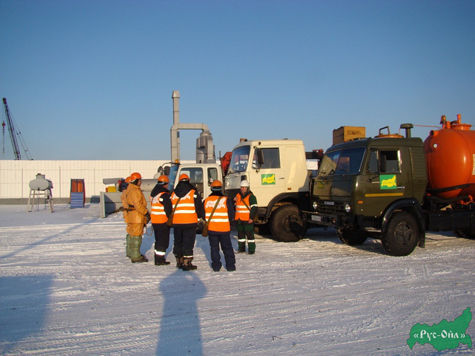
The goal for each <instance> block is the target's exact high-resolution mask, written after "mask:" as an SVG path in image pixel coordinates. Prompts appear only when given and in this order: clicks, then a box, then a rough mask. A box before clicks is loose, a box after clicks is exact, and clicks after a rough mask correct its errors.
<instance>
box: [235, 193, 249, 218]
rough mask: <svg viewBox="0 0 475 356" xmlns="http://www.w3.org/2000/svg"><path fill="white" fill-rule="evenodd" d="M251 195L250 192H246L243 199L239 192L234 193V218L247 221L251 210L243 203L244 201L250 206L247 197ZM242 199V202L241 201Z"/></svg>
mask: <svg viewBox="0 0 475 356" xmlns="http://www.w3.org/2000/svg"><path fill="white" fill-rule="evenodd" d="M250 197H251V194H248V195H246V196H245V197H244V200H243V199H242V196H241V194H239V193H238V194H236V215H235V218H234V220H241V221H246V222H247V221H249V218H250V216H251V211H250V210H249V209H248V208H247V207H246V205H244V202H246V204H247V206H249V208H250V204H249V199H250ZM243 201H244V202H243Z"/></svg>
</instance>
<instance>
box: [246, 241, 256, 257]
mask: <svg viewBox="0 0 475 356" xmlns="http://www.w3.org/2000/svg"><path fill="white" fill-rule="evenodd" d="M254 252H256V243H255V242H249V243H248V244H247V253H248V254H250V255H253V254H254Z"/></svg>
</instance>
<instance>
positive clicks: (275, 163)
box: [252, 148, 280, 169]
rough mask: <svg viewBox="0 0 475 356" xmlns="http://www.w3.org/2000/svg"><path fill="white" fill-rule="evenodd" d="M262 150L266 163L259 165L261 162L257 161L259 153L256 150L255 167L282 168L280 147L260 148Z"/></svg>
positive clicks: (253, 162)
mask: <svg viewBox="0 0 475 356" xmlns="http://www.w3.org/2000/svg"><path fill="white" fill-rule="evenodd" d="M260 150H261V152H262V155H263V156H264V163H263V164H262V165H261V166H260V167H259V164H258V163H257V154H256V152H254V157H253V159H252V167H253V168H256V167H258V168H262V169H266V168H280V156H279V149H278V148H260ZM256 151H257V149H256Z"/></svg>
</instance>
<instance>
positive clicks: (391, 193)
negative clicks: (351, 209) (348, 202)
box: [357, 148, 407, 216]
mask: <svg viewBox="0 0 475 356" xmlns="http://www.w3.org/2000/svg"><path fill="white" fill-rule="evenodd" d="M403 149H405V148H402V149H399V148H382V149H375V148H372V149H370V151H369V157H368V160H367V165H366V169H365V170H364V176H363V177H362V180H361V181H360V183H361V189H360V193H361V195H362V196H360V197H357V199H361V200H362V201H363V204H362V207H363V209H364V214H365V215H369V216H379V215H381V213H382V212H383V210H384V209H385V208H386V207H387V206H388V205H389V204H390V203H391V202H392V201H395V200H398V199H401V198H403V197H404V196H405V195H406V186H405V183H407V177H406V176H407V172H405V170H404V171H403V169H402V167H403V165H402V160H401V156H402V152H401V150H403Z"/></svg>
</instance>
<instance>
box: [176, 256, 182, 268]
mask: <svg viewBox="0 0 475 356" xmlns="http://www.w3.org/2000/svg"><path fill="white" fill-rule="evenodd" d="M175 258H176V268H182V267H183V262H184V261H183V260H184V258H183V256H181V257H178V256H175Z"/></svg>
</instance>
